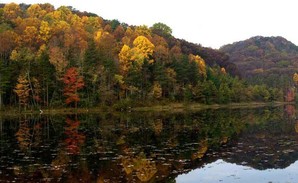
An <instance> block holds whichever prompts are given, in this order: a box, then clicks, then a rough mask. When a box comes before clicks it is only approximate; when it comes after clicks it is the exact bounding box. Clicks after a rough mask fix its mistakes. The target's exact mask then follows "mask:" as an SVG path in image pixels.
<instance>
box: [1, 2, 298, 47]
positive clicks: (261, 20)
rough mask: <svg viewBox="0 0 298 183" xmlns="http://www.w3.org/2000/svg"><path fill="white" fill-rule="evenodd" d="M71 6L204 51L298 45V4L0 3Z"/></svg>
mask: <svg viewBox="0 0 298 183" xmlns="http://www.w3.org/2000/svg"><path fill="white" fill-rule="evenodd" d="M11 2H15V3H18V4H19V3H26V4H34V3H47V2H49V3H51V4H53V5H54V6H55V8H58V7H60V6H62V5H65V6H72V7H73V8H75V9H77V10H80V11H87V12H91V13H95V14H97V15H99V16H101V17H103V18H104V19H109V20H112V19H117V20H119V21H120V22H123V23H127V24H129V25H147V26H148V27H151V26H152V25H153V24H154V23H158V22H162V23H165V24H166V25H168V26H169V27H171V28H172V30H173V34H172V35H173V36H175V37H177V38H180V39H184V40H187V41H189V42H193V43H197V44H201V45H202V46H205V47H211V48H220V47H221V46H223V45H225V44H230V43H233V42H236V41H241V40H245V39H248V38H250V37H253V36H282V37H284V38H286V39H288V40H289V41H291V42H293V43H294V44H296V45H298V21H297V17H298V11H297V5H298V2H297V1H296V0H183V1H182V0H172V1H170V0H150V1H141V0H125V1H124V0H84V1H82V0H51V1H49V0H0V3H11Z"/></svg>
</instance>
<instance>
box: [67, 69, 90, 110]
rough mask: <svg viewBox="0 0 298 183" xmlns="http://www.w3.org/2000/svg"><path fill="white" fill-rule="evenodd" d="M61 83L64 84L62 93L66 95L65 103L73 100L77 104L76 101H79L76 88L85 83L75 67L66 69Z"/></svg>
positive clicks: (78, 88)
mask: <svg viewBox="0 0 298 183" xmlns="http://www.w3.org/2000/svg"><path fill="white" fill-rule="evenodd" d="M63 83H64V85H65V86H64V89H63V95H64V96H65V97H66V99H65V103H66V104H70V103H73V102H74V103H75V105H76V106H77V103H78V102H79V101H80V97H79V94H78V90H80V89H82V88H83V87H84V85H85V84H84V80H83V77H82V76H79V73H78V71H77V68H75V67H71V68H69V69H68V70H67V71H66V73H65V75H64V77H63Z"/></svg>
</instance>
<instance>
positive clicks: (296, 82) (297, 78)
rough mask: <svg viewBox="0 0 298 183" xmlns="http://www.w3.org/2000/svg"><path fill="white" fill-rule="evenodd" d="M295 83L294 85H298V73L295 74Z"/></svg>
mask: <svg viewBox="0 0 298 183" xmlns="http://www.w3.org/2000/svg"><path fill="white" fill-rule="evenodd" d="M293 81H294V83H295V84H296V85H298V74H297V73H295V74H294V75H293Z"/></svg>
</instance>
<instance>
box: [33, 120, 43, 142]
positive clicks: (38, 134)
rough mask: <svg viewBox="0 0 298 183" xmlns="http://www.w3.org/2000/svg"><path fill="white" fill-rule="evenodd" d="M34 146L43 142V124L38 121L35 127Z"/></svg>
mask: <svg viewBox="0 0 298 183" xmlns="http://www.w3.org/2000/svg"><path fill="white" fill-rule="evenodd" d="M33 137H34V143H33V146H34V147H38V146H39V145H40V144H41V142H42V126H41V123H37V124H35V125H34V127H33Z"/></svg>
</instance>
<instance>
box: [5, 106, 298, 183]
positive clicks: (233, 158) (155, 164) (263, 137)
mask: <svg viewBox="0 0 298 183" xmlns="http://www.w3.org/2000/svg"><path fill="white" fill-rule="evenodd" d="M297 132H298V122H296V116H295V109H294V108H293V107H292V106H283V107H276V108H260V109H249V110H248V109H221V110H206V111H199V112H196V113H177V114H148V113H138V114H136V113H134V114H84V115H82V114H80V115H68V116H61V115H60V116H58V115H57V116H43V115H41V116H30V115H27V116H17V117H10V118H7V117H0V155H1V156H0V182H72V183H73V182H100V183H101V182H113V183H114V182H129V183H130V182H150V183H153V182H168V183H174V182H177V183H182V182H185V183H192V182H226V183H230V182H264V183H269V182H295V181H296V182H297V181H298V173H297V172H298V162H297V159H298V133H297Z"/></svg>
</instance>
